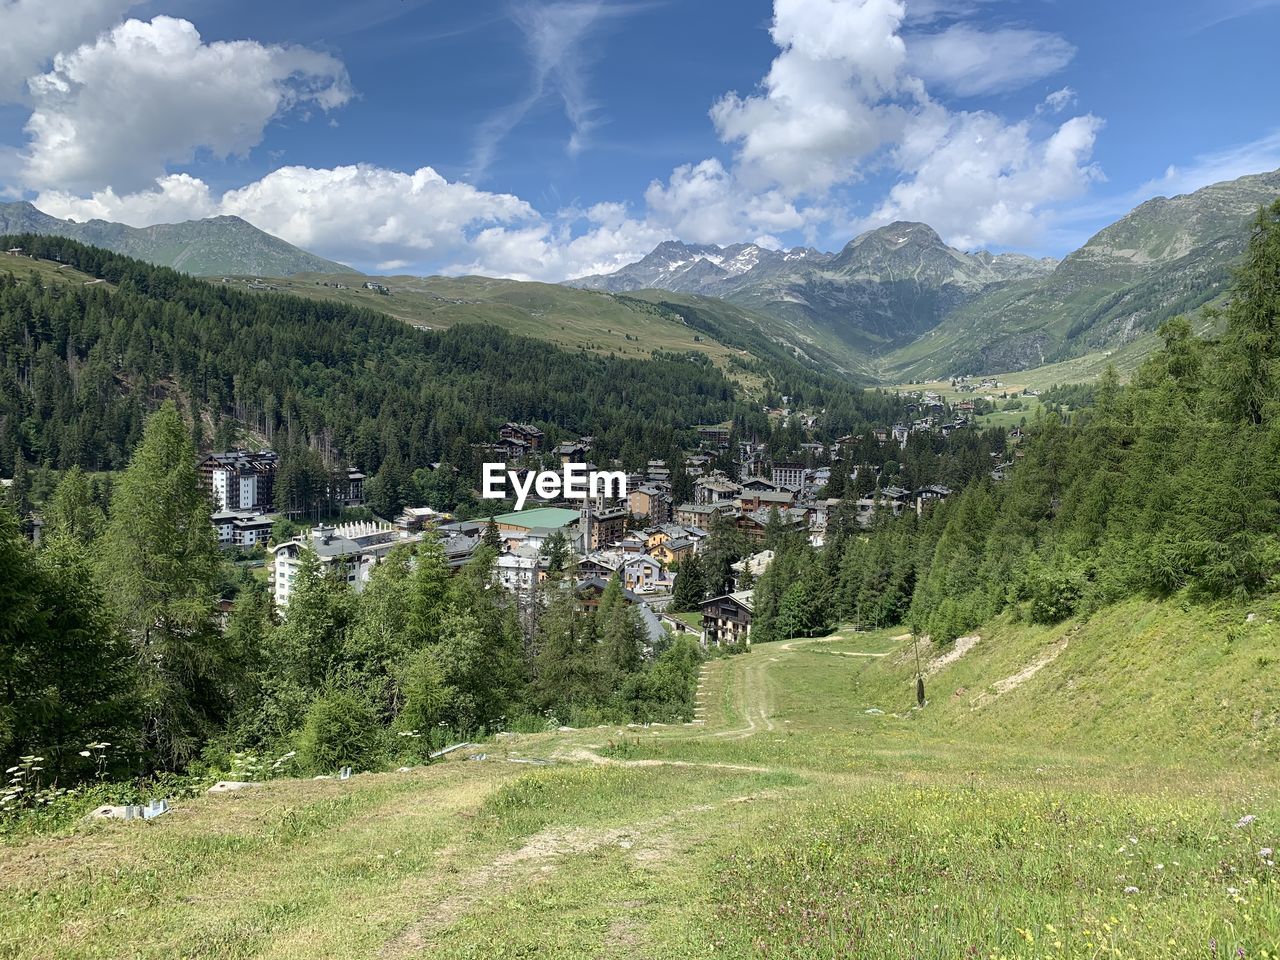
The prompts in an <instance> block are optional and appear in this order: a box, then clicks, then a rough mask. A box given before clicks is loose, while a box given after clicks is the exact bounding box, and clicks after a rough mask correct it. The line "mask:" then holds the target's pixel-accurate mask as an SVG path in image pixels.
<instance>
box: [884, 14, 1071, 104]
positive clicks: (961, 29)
mask: <svg viewBox="0 0 1280 960" xmlns="http://www.w3.org/2000/svg"><path fill="white" fill-rule="evenodd" d="M907 51H908V61H909V63H910V67H911V70H912V72H913V73H915V74H916V75H917V76H918V77H920V79H922V80H923V81H924V82H925V83H926V84H927V85H929V86H930V87H932V88H937V89H941V90H945V91H948V92H951V93H954V94H956V95H958V96H961V97H974V96H979V95H981V94H986V93H999V92H1002V91H1006V90H1016V89H1018V88H1020V87H1024V86H1026V85H1027V84H1028V83H1031V82H1032V81H1035V80H1040V79H1042V78H1044V77H1048V76H1052V75H1053V74H1055V73H1057V72H1058V71H1059V70H1061V69H1062V68H1063V67H1065V66H1066V65H1067V64H1068V63H1070V62H1071V60H1072V58H1073V57H1074V56H1075V53H1076V48H1075V47H1073V46H1072V45H1071V44H1070V43H1068V42H1067V41H1066V40H1064V39H1063V38H1062V37H1060V36H1058V35H1057V34H1053V33H1045V32H1043V31H1040V30H1026V29H1021V28H1012V27H1006V28H1001V29H997V30H980V29H978V28H976V27H971V26H969V25H968V24H965V23H956V24H952V25H951V26H950V27H948V28H947V29H945V30H943V31H941V32H940V33H926V34H915V35H913V36H911V37H910V38H909V40H908V45H907Z"/></svg>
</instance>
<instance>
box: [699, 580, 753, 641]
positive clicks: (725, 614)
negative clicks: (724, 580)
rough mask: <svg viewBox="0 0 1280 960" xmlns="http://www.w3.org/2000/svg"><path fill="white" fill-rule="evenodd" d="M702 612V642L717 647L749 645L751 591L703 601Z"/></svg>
mask: <svg viewBox="0 0 1280 960" xmlns="http://www.w3.org/2000/svg"><path fill="white" fill-rule="evenodd" d="M699 609H700V610H701V611H702V636H703V642H704V643H705V644H707V645H708V646H709V645H711V644H713V643H714V644H715V645H716V646H717V647H719V646H724V645H725V644H730V643H733V644H747V645H750V643H751V619H752V616H753V615H754V608H753V606H752V599H751V591H750V590H743V591H741V592H739V593H727V594H725V595H724V596H722V597H713V598H712V599H710V600H706V601H704V602H703V603H702V604H701V605H700V607H699Z"/></svg>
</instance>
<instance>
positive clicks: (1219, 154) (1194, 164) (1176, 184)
mask: <svg viewBox="0 0 1280 960" xmlns="http://www.w3.org/2000/svg"><path fill="white" fill-rule="evenodd" d="M1277 168H1280V130H1272V131H1271V132H1270V133H1268V134H1267V135H1265V136H1263V137H1259V138H1258V139H1257V140H1252V141H1250V142H1248V143H1241V144H1236V145H1235V146H1231V147H1227V148H1226V149H1224V150H1215V151H1213V152H1212V153H1202V154H1200V155H1198V156H1196V157H1194V158H1193V159H1192V160H1191V162H1190V163H1189V164H1186V165H1185V166H1181V167H1179V166H1170V167H1169V168H1168V169H1166V170H1165V172H1164V176H1162V177H1159V178H1157V179H1155V180H1149V181H1148V182H1146V183H1144V184H1143V185H1142V186H1140V187H1139V188H1138V189H1137V191H1135V194H1134V196H1137V197H1139V198H1140V199H1139V200H1138V201H1136V202H1141V201H1142V200H1149V199H1151V198H1152V197H1154V196H1157V195H1160V194H1163V195H1165V196H1174V195H1176V194H1179V193H1191V192H1193V191H1195V190H1199V189H1200V188H1201V187H1207V186H1208V185H1209V184H1211V183H1220V182H1221V181H1223V180H1236V179H1238V178H1240V177H1243V176H1246V175H1248V174H1250V173H1263V172H1267V171H1271V170H1275V169H1277ZM1132 205H1133V204H1131V206H1132Z"/></svg>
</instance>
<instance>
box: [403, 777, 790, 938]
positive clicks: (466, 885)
mask: <svg viewBox="0 0 1280 960" xmlns="http://www.w3.org/2000/svg"><path fill="white" fill-rule="evenodd" d="M601 759H602V760H603V759H604V758H601ZM605 762H607V761H605ZM778 793H779V791H772V790H766V791H761V792H760V793H756V794H750V795H747V796H741V797H730V798H729V799H726V800H722V801H719V802H718V803H714V804H712V803H698V804H693V805H691V806H687V807H684V808H682V809H679V810H675V811H673V812H671V813H668V814H664V815H662V816H660V817H654V818H653V819H650V820H645V821H639V822H635V823H629V824H625V825H623V826H617V827H562V826H552V827H547V828H546V829H545V830H542V831H539V832H538V833H536V834H534V835H533V836H532V837H530V838H529V839H528V840H526V841H525V843H524V845H523V846H521V847H519V848H518V849H516V850H509V851H507V852H505V853H501V854H499V855H498V856H497V857H495V858H494V859H493V860H491V861H490V862H489V863H486V864H482V865H480V866H478V867H475V868H473V869H471V870H470V871H468V872H466V873H464V874H463V875H462V876H461V877H460V878H459V879H458V881H457V883H456V884H455V887H456V889H455V890H454V892H453V893H451V894H449V895H448V896H446V897H444V898H443V899H441V900H440V901H439V902H436V903H432V904H428V905H426V906H427V910H426V912H425V913H424V914H423V915H422V916H421V917H420V918H419V919H418V920H415V921H414V922H413V923H411V924H409V925H408V926H407V927H405V928H404V929H403V930H401V932H400V933H399V934H398V935H397V936H396V937H395V938H393V939H392V940H389V941H388V942H387V943H386V945H385V946H384V947H383V948H382V950H381V952H380V953H379V957H380V958H382V960H403V958H406V957H411V956H416V955H418V954H420V953H423V952H425V951H426V950H427V949H428V948H429V947H430V945H431V943H432V940H433V939H434V938H435V936H436V935H437V934H439V933H440V932H441V931H443V930H444V929H446V928H447V927H449V926H451V925H452V924H454V923H456V922H457V921H458V920H460V919H461V918H462V917H463V916H465V915H466V914H467V913H469V912H471V911H472V910H473V909H475V908H477V907H481V906H483V905H485V904H486V903H488V902H491V901H492V900H493V899H494V898H495V897H496V896H498V895H500V894H502V893H504V892H506V891H509V890H512V889H513V888H514V887H515V886H516V885H517V884H518V883H522V882H529V881H530V880H531V879H532V878H534V877H535V876H545V875H547V874H548V873H551V872H553V871H554V870H555V869H556V867H557V866H558V862H559V861H560V860H561V859H562V858H564V857H569V856H574V855H576V854H583V853H592V852H594V851H597V850H602V849H605V848H607V847H617V848H618V849H620V850H625V851H627V852H628V853H629V854H630V856H631V857H632V858H633V859H634V860H635V862H636V863H637V864H638V865H641V866H644V865H653V864H657V863H661V862H663V861H665V860H667V859H669V858H670V857H671V856H672V855H673V854H674V853H675V851H676V847H677V845H678V844H677V841H676V838H675V837H673V836H671V835H670V833H668V832H666V830H667V828H669V827H671V826H674V825H675V824H676V823H678V822H680V821H682V820H684V819H686V818H688V817H690V816H696V815H698V814H701V813H707V812H709V811H711V810H714V809H715V808H716V807H717V806H721V805H723V804H732V803H750V802H752V801H755V800H762V799H766V798H768V797H772V796H775V795H777V794H778ZM628 930H629V933H630V936H631V937H632V938H638V934H639V932H640V931H639V930H638V929H636V927H635V925H633V924H628Z"/></svg>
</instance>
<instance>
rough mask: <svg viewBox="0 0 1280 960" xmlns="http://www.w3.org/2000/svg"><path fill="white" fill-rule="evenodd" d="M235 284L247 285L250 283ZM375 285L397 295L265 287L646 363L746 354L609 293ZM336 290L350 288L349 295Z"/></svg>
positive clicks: (445, 283) (434, 281) (282, 283)
mask: <svg viewBox="0 0 1280 960" xmlns="http://www.w3.org/2000/svg"><path fill="white" fill-rule="evenodd" d="M212 279H213V282H215V283H216V282H218V280H217V279H216V278H212ZM228 279H230V280H231V282H233V283H236V284H240V283H243V282H244V281H246V280H249V279H251V278H228ZM371 279H373V280H374V281H376V282H377V283H381V284H383V285H385V286H386V287H387V288H388V289H389V290H390V291H391V292H390V294H389V295H384V294H381V293H378V292H375V291H373V290H367V289H365V288H364V287H363V286H362V283H363V279H362V278H358V277H357V278H353V277H351V276H350V275H344V276H337V275H335V276H321V275H315V274H300V275H299V276H296V277H292V278H288V279H278V278H272V279H269V280H267V281H266V282H267V284H269V285H270V287H271V288H272V289H274V290H276V291H279V292H283V293H291V294H294V295H296V296H300V297H307V298H310V299H321V300H336V301H338V302H340V303H346V304H350V305H352V306H359V307H366V308H368V309H372V310H378V311H379V312H381V313H386V314H389V315H391V316H393V317H396V318H397V319H400V320H403V321H405V322H406V323H410V324H413V325H414V326H418V327H424V328H427V329H433V330H442V329H447V328H448V327H451V326H453V325H454V324H458V323H491V324H494V325H495V326H499V327H501V328H503V329H504V330H507V331H509V332H511V333H515V334H519V335H521V336H527V337H535V338H537V339H539V340H546V341H549V342H550V343H554V344H556V345H557V346H560V347H565V348H569V349H579V348H580V349H583V350H588V351H591V352H594V353H612V354H616V355H617V356H620V357H632V358H636V359H643V358H647V357H649V356H651V355H652V354H653V352H654V351H655V350H667V351H678V352H687V351H696V352H698V353H705V354H706V355H707V356H709V357H711V359H712V360H714V361H716V363H717V364H718V365H720V366H722V367H727V366H728V361H729V360H730V358H731V357H740V356H742V355H743V354H742V352H741V351H739V350H736V349H734V348H732V347H727V346H725V345H724V344H722V343H719V342H717V341H716V340H713V339H711V338H709V337H706V336H702V335H700V334H698V333H697V332H696V331H695V330H693V329H692V328H690V327H688V326H686V325H685V324H684V322H683V321H682V320H681V319H680V318H679V317H677V316H675V315H674V314H672V313H670V312H669V311H665V310H662V309H659V308H658V307H653V308H652V309H649V308H647V307H640V306H637V305H636V304H637V302H625V303H624V302H622V301H619V300H617V299H616V298H614V297H612V296H610V295H609V294H606V293H598V292H595V291H591V290H578V289H575V288H572V287H563V286H560V285H558V284H550V283H523V282H518V281H515V280H496V279H491V278H488V277H410V276H397V277H374V278H371ZM335 283H342V284H344V285H345V289H338V288H337V287H335V286H333V284H335ZM326 284H328V285H326Z"/></svg>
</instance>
